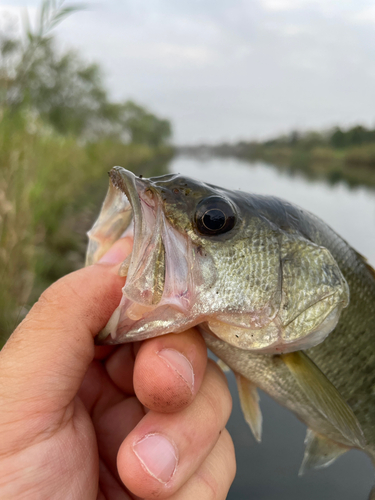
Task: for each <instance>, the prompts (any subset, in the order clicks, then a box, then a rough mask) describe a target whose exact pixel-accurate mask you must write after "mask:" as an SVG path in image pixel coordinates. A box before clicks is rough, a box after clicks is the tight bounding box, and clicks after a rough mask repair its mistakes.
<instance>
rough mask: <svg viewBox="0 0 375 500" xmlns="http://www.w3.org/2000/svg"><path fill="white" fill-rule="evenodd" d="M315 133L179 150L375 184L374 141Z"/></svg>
mask: <svg viewBox="0 0 375 500" xmlns="http://www.w3.org/2000/svg"><path fill="white" fill-rule="evenodd" d="M311 135H312V134H311ZM317 135H318V134H317ZM314 137H315V140H311V137H310V141H308V140H306V139H305V140H303V139H299V140H294V141H293V139H292V138H290V137H288V138H279V139H274V140H270V141H265V142H244V141H242V142H238V143H234V144H219V145H214V146H208V145H200V146H190V147H189V146H188V147H180V148H178V150H177V151H178V152H179V153H182V154H185V155H189V156H200V157H202V156H214V157H227V158H229V157H232V158H239V159H242V160H245V161H251V162H253V161H257V160H261V161H264V162H267V163H270V164H272V165H275V166H276V167H278V168H279V169H281V170H285V171H289V172H291V173H293V172H300V173H302V174H303V175H305V176H306V177H307V178H310V179H315V178H321V179H326V180H327V181H328V182H329V183H331V184H334V183H337V182H340V181H344V182H345V183H347V184H348V185H349V186H368V187H375V142H373V141H369V142H365V143H362V144H358V145H353V144H349V145H347V146H344V147H333V145H332V141H331V140H330V137H328V138H327V137H322V136H321V135H318V137H316V135H314Z"/></svg>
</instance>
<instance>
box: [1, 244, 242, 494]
mask: <svg viewBox="0 0 375 500" xmlns="http://www.w3.org/2000/svg"><path fill="white" fill-rule="evenodd" d="M130 246H131V243H130V242H129V240H127V239H123V240H120V241H119V242H118V243H116V245H115V246H114V247H113V249H112V250H111V251H110V253H109V254H107V256H106V257H105V259H104V260H106V261H107V262H103V263H100V264H95V265H93V266H90V267H88V268H85V269H82V270H80V271H77V272H75V273H72V274H70V275H68V276H66V277H64V278H62V279H61V280H59V281H58V282H56V283H55V284H54V285H52V286H51V287H50V288H49V289H48V290H46V291H45V292H44V293H43V294H42V296H41V298H40V300H39V302H38V303H37V304H36V305H35V306H34V307H33V308H32V310H31V311H30V313H29V314H28V315H27V317H26V318H25V320H24V321H23V322H22V323H21V325H20V326H19V327H18V328H17V329H16V331H15V332H14V333H13V334H12V335H11V337H10V339H9V341H8V342H7V344H6V345H5V347H4V348H3V350H2V351H1V353H0V374H1V378H0V381H1V385H0V408H1V411H0V470H1V474H0V498H4V499H21V498H25V499H26V498H27V499H28V500H33V499H38V500H44V499H45V500H47V499H48V500H52V499H64V500H66V499H78V500H86V499H108V500H120V499H131V498H138V497H141V498H171V499H175V500H177V499H178V500H184V499H196V498H197V499H198V498H199V499H201V500H204V499H208V498H210V499H211V498H215V499H223V498H225V497H226V495H227V492H228V490H229V487H230V485H231V483H232V481H233V478H234V474H235V458H234V450H233V444H232V441H231V438H230V436H229V434H228V432H227V431H226V430H225V424H226V422H227V419H228V417H229V414H230V410H231V398H230V394H229V390H228V386H227V383H226V380H225V378H224V376H223V374H222V372H221V371H220V370H219V368H217V367H216V365H215V364H214V363H212V362H211V361H209V362H208V363H207V357H206V347H205V344H204V342H203V340H202V338H201V337H200V335H199V334H198V332H196V331H195V330H194V329H191V330H189V331H186V332H184V333H180V334H178V335H174V334H169V335H165V336H162V337H158V338H154V339H150V340H148V341H145V342H143V343H142V344H124V345H122V346H119V347H115V348H114V347H95V346H94V341H93V339H94V337H95V335H96V334H97V333H98V332H99V331H100V330H101V329H102V328H103V327H104V325H105V324H106V322H107V321H108V319H109V317H110V315H111V313H112V312H113V310H114V309H115V307H116V306H117V304H118V303H119V301H120V296H121V287H122V286H123V284H124V279H123V278H120V277H119V276H118V275H117V270H118V265H116V264H114V262H120V261H121V260H123V259H124V258H125V256H126V254H127V253H129V252H130Z"/></svg>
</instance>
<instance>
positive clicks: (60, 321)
mask: <svg viewBox="0 0 375 500" xmlns="http://www.w3.org/2000/svg"><path fill="white" fill-rule="evenodd" d="M128 247H129V248H130V243H129V245H127V243H126V242H125V244H124V248H123V250H124V252H123V253H124V254H126V251H127V250H128ZM117 269H118V266H116V265H115V266H113V265H110V264H95V265H93V266H90V267H87V268H85V269H81V270H80V271H76V272H75V273H72V274H70V275H68V276H65V277H64V278H62V279H60V280H59V281H57V282H56V283H55V284H53V285H52V286H51V287H50V288H48V289H47V290H46V291H45V292H44V293H43V294H42V296H41V297H40V299H39V301H38V302H37V303H36V304H35V306H34V307H33V308H32V309H31V311H30V313H29V314H28V315H27V317H26V318H25V320H24V321H23V322H22V323H21V324H20V325H19V327H18V328H17V329H16V331H15V332H14V333H13V334H12V335H11V337H10V339H9V340H8V342H7V343H6V345H5V346H4V348H3V349H2V351H1V352H0V373H1V374H2V385H1V387H0V401H2V402H3V403H4V404H3V405H2V406H3V408H4V409H3V410H2V411H1V412H0V425H1V424H7V426H2V427H1V429H0V439H1V443H2V446H3V447H4V448H6V446H7V443H11V442H14V440H15V439H18V438H22V437H25V438H26V439H27V440H31V439H32V438H33V434H34V433H35V432H38V431H39V430H40V426H42V427H48V426H49V425H53V424H54V422H55V421H56V420H57V419H58V418H60V419H61V416H60V417H59V412H61V411H64V409H65V408H67V407H68V405H69V403H70V402H71V401H72V400H73V399H74V397H75V395H76V393H77V391H78V389H79V387H80V385H81V382H82V380H83V377H84V375H85V372H86V371H87V369H88V366H89V364H90V362H91V361H92V359H93V357H94V353H95V351H94V342H93V337H94V336H95V335H96V334H97V333H98V332H99V331H100V330H101V328H103V327H104V325H105V324H106V322H107V321H108V319H109V317H110V316H111V314H112V312H113V310H114V309H115V308H116V307H117V305H118V303H119V301H120V299H121V288H122V286H123V284H124V279H123V278H121V277H119V276H118V274H117ZM65 417H66V418H69V415H68V414H67V415H65ZM49 418H50V419H51V420H49ZM22 419H24V420H25V421H27V422H28V426H27V428H24V427H23V426H20V425H18V426H17V425H13V422H18V421H20V420H22ZM8 424H9V425H8ZM10 427H11V428H12V429H13V428H14V429H13V432H11V433H9V432H8V429H9V428H10ZM34 427H35V428H34Z"/></svg>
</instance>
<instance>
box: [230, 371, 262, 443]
mask: <svg viewBox="0 0 375 500" xmlns="http://www.w3.org/2000/svg"><path fill="white" fill-rule="evenodd" d="M235 376H236V381H237V387H238V394H239V396H240V403H241V408H242V411H243V414H244V417H245V420H246V422H247V423H248V424H249V427H250V429H251V431H252V433H253V435H254V437H255V439H256V440H257V441H258V443H260V441H261V440H262V421H263V419H262V412H261V411H260V407H259V394H258V390H257V386H256V385H255V384H254V383H253V382H251V381H250V380H248V379H247V378H245V377H243V376H242V375H240V374H239V373H236V372H235Z"/></svg>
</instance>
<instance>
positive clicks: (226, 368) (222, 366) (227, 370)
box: [217, 359, 230, 373]
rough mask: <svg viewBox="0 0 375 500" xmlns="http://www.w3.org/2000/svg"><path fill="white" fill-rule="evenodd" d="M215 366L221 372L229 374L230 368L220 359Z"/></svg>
mask: <svg viewBox="0 0 375 500" xmlns="http://www.w3.org/2000/svg"><path fill="white" fill-rule="evenodd" d="M217 365H218V366H219V367H220V368H221V369H222V370H223V372H225V373H228V372H230V368H229V366H228V365H227V364H225V363H224V361H222V360H221V359H218V360H217Z"/></svg>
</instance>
